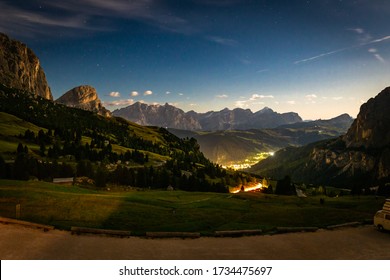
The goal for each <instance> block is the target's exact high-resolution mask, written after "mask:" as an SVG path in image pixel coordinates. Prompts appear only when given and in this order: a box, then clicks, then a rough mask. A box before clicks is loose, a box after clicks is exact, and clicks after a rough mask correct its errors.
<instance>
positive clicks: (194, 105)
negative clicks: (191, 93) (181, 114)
mask: <svg viewBox="0 0 390 280" xmlns="http://www.w3.org/2000/svg"><path fill="white" fill-rule="evenodd" d="M189 105H190V107H196V106H198V104H196V103H190V104H189Z"/></svg>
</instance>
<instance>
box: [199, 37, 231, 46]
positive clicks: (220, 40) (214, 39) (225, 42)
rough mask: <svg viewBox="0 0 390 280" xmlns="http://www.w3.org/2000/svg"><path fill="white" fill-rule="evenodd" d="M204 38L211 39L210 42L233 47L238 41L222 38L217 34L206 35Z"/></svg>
mask: <svg viewBox="0 0 390 280" xmlns="http://www.w3.org/2000/svg"><path fill="white" fill-rule="evenodd" d="M206 39H207V40H209V41H211V42H214V43H217V44H220V45H224V46H230V47H234V46H237V45H238V42H237V41H236V40H233V39H228V38H223V37H219V36H207V37H206Z"/></svg>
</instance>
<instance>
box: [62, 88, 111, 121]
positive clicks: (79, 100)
mask: <svg viewBox="0 0 390 280" xmlns="http://www.w3.org/2000/svg"><path fill="white" fill-rule="evenodd" d="M56 102H57V103H61V104H64V105H66V106H68V107H74V108H79V109H83V110H86V111H92V112H95V113H97V114H99V115H102V116H105V117H110V116H111V112H110V111H108V110H107V109H106V108H104V107H103V105H102V102H101V101H100V99H99V97H98V94H97V92H96V89H95V88H93V87H91V86H88V85H83V86H78V87H75V88H73V89H71V90H69V91H68V92H66V93H65V94H64V95H62V96H61V97H60V98H58V99H57V100H56Z"/></svg>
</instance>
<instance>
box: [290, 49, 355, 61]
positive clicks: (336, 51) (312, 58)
mask: <svg viewBox="0 0 390 280" xmlns="http://www.w3.org/2000/svg"><path fill="white" fill-rule="evenodd" d="M348 49H351V48H342V49H338V50H335V51H331V52H326V53H322V54H319V55H316V56H312V57H309V58H305V59H301V60H297V61H295V62H294V64H300V63H304V62H308V61H312V60H317V59H319V58H322V57H325V56H328V55H332V54H336V53H339V52H343V51H345V50H348Z"/></svg>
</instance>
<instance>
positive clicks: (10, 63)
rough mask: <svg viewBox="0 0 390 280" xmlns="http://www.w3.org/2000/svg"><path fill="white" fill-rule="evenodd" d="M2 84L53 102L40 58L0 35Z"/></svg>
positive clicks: (21, 44)
mask: <svg viewBox="0 0 390 280" xmlns="http://www.w3.org/2000/svg"><path fill="white" fill-rule="evenodd" d="M0 73H1V75H0V83H2V84H3V85H5V86H7V87H10V88H15V89H20V90H23V91H26V92H28V93H30V94H32V95H35V96H41V97H43V98H46V99H49V100H53V96H52V94H51V91H50V88H49V86H48V84H47V81H46V76H45V73H44V72H43V69H42V67H41V65H40V62H39V59H38V57H37V56H36V55H35V54H34V52H33V51H32V50H31V49H29V48H28V47H27V46H26V45H25V44H23V43H21V42H19V41H16V40H12V39H10V38H8V36H7V35H5V34H2V33H0Z"/></svg>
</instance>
